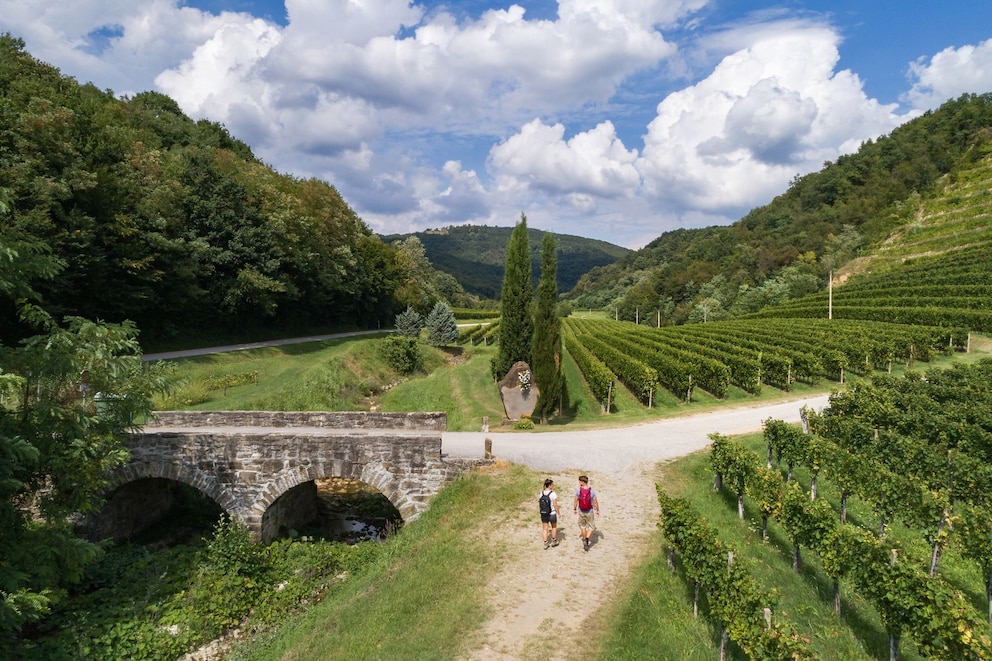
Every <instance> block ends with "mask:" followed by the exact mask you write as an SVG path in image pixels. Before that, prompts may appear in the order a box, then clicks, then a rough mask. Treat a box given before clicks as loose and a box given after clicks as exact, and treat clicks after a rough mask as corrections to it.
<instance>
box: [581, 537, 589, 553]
mask: <svg viewBox="0 0 992 661" xmlns="http://www.w3.org/2000/svg"><path fill="white" fill-rule="evenodd" d="M582 548H584V549H585V550H586V551H588V550H589V538H588V537H584V538H583V539H582Z"/></svg>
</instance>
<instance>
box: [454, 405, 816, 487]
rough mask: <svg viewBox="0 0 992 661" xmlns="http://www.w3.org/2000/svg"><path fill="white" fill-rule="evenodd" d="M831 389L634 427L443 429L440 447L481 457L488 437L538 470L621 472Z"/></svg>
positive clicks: (778, 415) (794, 409)
mask: <svg viewBox="0 0 992 661" xmlns="http://www.w3.org/2000/svg"><path fill="white" fill-rule="evenodd" d="M828 399H829V395H820V396H816V397H808V398H801V399H794V400H790V401H788V402H781V403H776V404H762V405H758V406H744V407H733V408H730V407H728V408H725V409H719V410H717V411H713V412H710V413H701V414H695V415H690V416H685V417H678V418H669V419H666V420H661V421H658V422H652V423H648V424H644V425H637V426H633V427H621V428H616V429H597V430H588V431H571V432H569V431H565V432H546V433H533V432H502V431H501V432H498V433H483V432H444V434H443V435H442V442H441V451H442V453H444V454H446V455H448V456H451V457H482V456H484V454H485V439H487V438H490V439H492V442H493V455H495V456H496V457H499V458H501V459H506V460H508V461H512V462H514V463H520V464H525V465H527V466H529V467H531V468H533V469H535V470H540V471H547V472H559V471H563V470H565V469H568V468H575V469H579V470H582V471H589V472H599V471H601V472H607V473H613V474H620V473H622V472H623V471H625V470H627V469H628V468H629V467H630V466H631V465H633V464H636V463H638V462H641V461H645V460H652V461H661V460H664V459H672V458H675V457H681V456H683V455H686V454H690V453H692V452H695V451H696V450H700V449H702V448H704V447H706V446H707V445H708V444H709V442H710V439H709V434H711V433H713V432H719V433H721V434H727V435H731V434H743V433H748V432H753V431H759V430H760V429H761V424H762V422H763V421H764V420H766V419H768V418H774V419H778V420H785V421H786V422H798V421H799V410H800V409H801V408H802V407H803V406H804V405H805V406H806V407H808V408H811V409H815V410H817V411H820V410H822V409H823V408H824V407H826V406H827V403H828Z"/></svg>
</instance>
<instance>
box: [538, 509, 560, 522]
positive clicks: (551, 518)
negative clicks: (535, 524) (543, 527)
mask: <svg viewBox="0 0 992 661" xmlns="http://www.w3.org/2000/svg"><path fill="white" fill-rule="evenodd" d="M541 523H551V524H554V523H558V515H557V514H555V513H554V512H552V513H551V514H542V515H541Z"/></svg>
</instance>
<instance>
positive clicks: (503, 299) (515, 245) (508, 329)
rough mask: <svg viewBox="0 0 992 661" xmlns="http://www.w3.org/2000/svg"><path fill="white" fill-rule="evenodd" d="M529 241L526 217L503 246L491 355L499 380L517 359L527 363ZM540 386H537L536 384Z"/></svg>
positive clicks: (530, 332) (530, 321) (531, 325)
mask: <svg viewBox="0 0 992 661" xmlns="http://www.w3.org/2000/svg"><path fill="white" fill-rule="evenodd" d="M532 295H533V288H532V286H531V275H530V243H529V242H528V238H527V216H525V215H524V214H520V222H519V223H517V225H516V227H514V228H513V233H512V234H511V235H510V242H509V243H508V244H507V246H506V265H505V271H504V273H503V289H502V290H501V291H500V302H499V314H500V321H499V351H498V352H497V353H496V355H495V356H494V357H493V376H495V377H496V378H497V379H502V378H503V377H504V376H505V375H506V373H507V372H509V371H510V368H511V367H513V364H514V363H515V362H517V361H519V360H523V361H525V362H527V363H528V364H529V363H530V344H531V336H532V335H533V334H534V321H533V319H532V318H531V310H530V303H531V296H532ZM539 387H540V386H539Z"/></svg>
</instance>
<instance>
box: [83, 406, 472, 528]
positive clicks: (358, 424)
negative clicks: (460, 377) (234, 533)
mask: <svg viewBox="0 0 992 661" xmlns="http://www.w3.org/2000/svg"><path fill="white" fill-rule="evenodd" d="M446 424H447V416H446V414H444V413H368V412H334V413H328V412H272V411H164V412H160V413H158V414H157V420H155V421H154V422H152V423H149V424H147V425H145V426H144V427H143V428H142V429H141V431H140V432H137V433H134V434H133V435H132V437H131V440H130V442H129V449H130V452H131V460H130V462H129V463H128V464H127V465H125V466H122V467H121V468H119V469H117V470H116V471H114V472H113V473H112V474H111V482H110V491H109V493H111V496H112V497H111V498H110V499H109V501H108V504H107V506H106V507H105V508H104V509H103V511H102V512H101V513H100V514H99V515H98V516H97V517H95V519H94V520H93V521H92V522H91V525H90V531H89V534H90V536H91V537H94V538H103V537H108V536H114V537H118V538H120V537H128V536H130V534H132V533H133V532H136V531H137V530H139V529H141V528H142V527H144V526H145V525H147V523H149V522H152V521H154V520H156V519H157V518H158V517H160V516H161V515H163V514H164V513H165V511H167V510H168V508H169V506H170V505H171V501H172V499H173V497H174V493H175V487H176V484H175V483H176V482H180V483H184V484H187V485H189V486H192V487H195V488H196V489H197V490H199V491H200V492H201V493H203V494H204V495H206V496H208V497H210V498H211V499H213V500H214V501H215V502H216V503H217V504H219V505H220V506H221V508H223V510H224V511H225V512H227V513H228V514H229V515H230V516H232V517H233V518H236V519H239V520H241V521H242V522H244V523H245V524H246V525H247V526H248V528H249V529H250V530H251V531H252V534H253V535H254V536H255V538H256V539H261V540H262V541H265V542H268V541H271V540H272V539H273V538H274V537H276V536H277V534H278V532H279V529H280V528H281V527H284V526H285V527H287V528H292V527H296V526H300V525H302V524H303V523H305V522H306V521H308V520H310V519H312V518H313V516H314V514H315V513H316V501H317V487H316V485H315V483H314V480H319V479H325V478H332V477H344V478H350V479H354V480H359V481H361V482H364V483H366V484H368V485H371V486H372V487H373V488H375V489H376V490H378V491H379V492H380V493H382V494H383V495H384V496H385V497H386V498H387V499H388V500H389V501H390V502H391V503H392V504H393V505H394V506H395V507H396V509H397V510H398V511H399V513H400V515H401V516H402V517H403V519H404V521H411V520H413V519H416V518H417V517H418V516H419V515H420V514H421V513H422V512H424V510H426V509H427V507H428V505H429V502H430V499H431V498H432V497H433V496H434V495H435V494H436V493H437V492H438V491H440V489H441V488H442V487H443V486H444V485H445V484H446V483H447V482H449V481H451V480H453V479H454V478H456V477H458V476H459V475H461V474H463V473H464V472H466V471H467V470H468V469H469V468H471V466H472V465H474V464H477V463H479V461H478V460H464V459H461V460H451V459H447V458H445V457H443V456H442V453H441V433H442V432H443V431H444V429H445V427H446Z"/></svg>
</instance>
